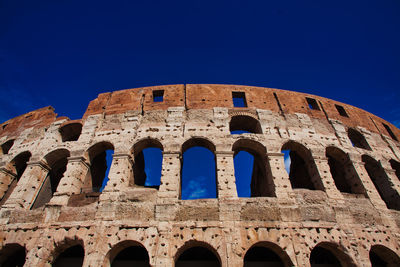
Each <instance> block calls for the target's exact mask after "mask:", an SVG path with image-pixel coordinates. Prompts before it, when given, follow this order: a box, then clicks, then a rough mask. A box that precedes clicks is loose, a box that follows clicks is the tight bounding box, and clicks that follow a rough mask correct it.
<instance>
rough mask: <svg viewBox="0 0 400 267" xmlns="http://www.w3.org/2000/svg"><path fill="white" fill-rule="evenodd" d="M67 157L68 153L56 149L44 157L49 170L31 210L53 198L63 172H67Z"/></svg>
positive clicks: (64, 150)
mask: <svg viewBox="0 0 400 267" xmlns="http://www.w3.org/2000/svg"><path fill="white" fill-rule="evenodd" d="M69 156H70V153H69V151H68V150H66V149H57V150H55V151H53V152H50V153H49V154H47V155H46V156H45V160H46V162H47V164H48V165H49V167H50V170H49V172H48V174H47V177H46V178H45V180H44V181H43V184H42V186H41V188H40V191H39V194H38V195H37V196H36V199H35V202H34V204H33V205H32V209H36V208H39V207H42V206H44V205H45V204H46V203H48V202H49V201H50V199H51V198H52V197H53V194H54V193H55V192H56V190H57V186H58V184H59V183H60V180H61V178H62V177H63V175H64V172H65V171H66V170H67V163H68V160H67V158H68V157H69Z"/></svg>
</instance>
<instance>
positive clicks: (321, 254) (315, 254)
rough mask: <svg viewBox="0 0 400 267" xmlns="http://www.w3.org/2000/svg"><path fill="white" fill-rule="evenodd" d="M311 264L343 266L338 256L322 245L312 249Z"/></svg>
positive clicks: (321, 266) (313, 266)
mask: <svg viewBox="0 0 400 267" xmlns="http://www.w3.org/2000/svg"><path fill="white" fill-rule="evenodd" d="M310 264H311V267H342V265H341V264H340V262H339V260H338V259H337V258H336V256H335V255H333V253H332V252H331V251H329V250H328V249H326V248H322V247H315V248H314V249H313V250H312V251H311V255H310Z"/></svg>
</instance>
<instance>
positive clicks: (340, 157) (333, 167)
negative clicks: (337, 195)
mask: <svg viewBox="0 0 400 267" xmlns="http://www.w3.org/2000/svg"><path fill="white" fill-rule="evenodd" d="M326 157H327V158H328V164H329V169H330V171H331V174H332V178H333V180H334V181H335V185H336V187H337V189H338V190H339V191H340V192H343V193H353V194H365V189H364V187H363V186H362V184H361V181H360V178H359V177H358V174H357V172H356V170H355V169H354V166H353V164H352V163H351V160H350V158H349V156H348V155H347V154H346V153H344V152H343V151H342V150H340V149H339V148H336V147H327V148H326Z"/></svg>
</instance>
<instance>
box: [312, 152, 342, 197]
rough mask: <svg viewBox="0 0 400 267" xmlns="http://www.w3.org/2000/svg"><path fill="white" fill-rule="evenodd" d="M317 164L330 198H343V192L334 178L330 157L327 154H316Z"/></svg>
mask: <svg viewBox="0 0 400 267" xmlns="http://www.w3.org/2000/svg"><path fill="white" fill-rule="evenodd" d="M314 161H315V166H317V171H318V173H319V177H321V183H322V186H323V187H324V189H325V192H326V194H327V195H328V197H329V198H333V199H343V195H342V193H340V191H339V190H338V189H337V187H336V184H335V180H333V177H332V174H331V169H330V167H329V164H328V159H327V158H326V157H325V156H322V155H320V156H314Z"/></svg>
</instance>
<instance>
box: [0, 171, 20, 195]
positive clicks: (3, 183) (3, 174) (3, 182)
mask: <svg viewBox="0 0 400 267" xmlns="http://www.w3.org/2000/svg"><path fill="white" fill-rule="evenodd" d="M16 177H17V175H16V174H14V173H12V172H11V171H9V170H8V169H7V168H6V167H1V168H0V199H2V198H3V197H4V195H5V194H6V193H7V191H8V188H9V187H10V185H11V183H12V181H14V179H15V178H16Z"/></svg>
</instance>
